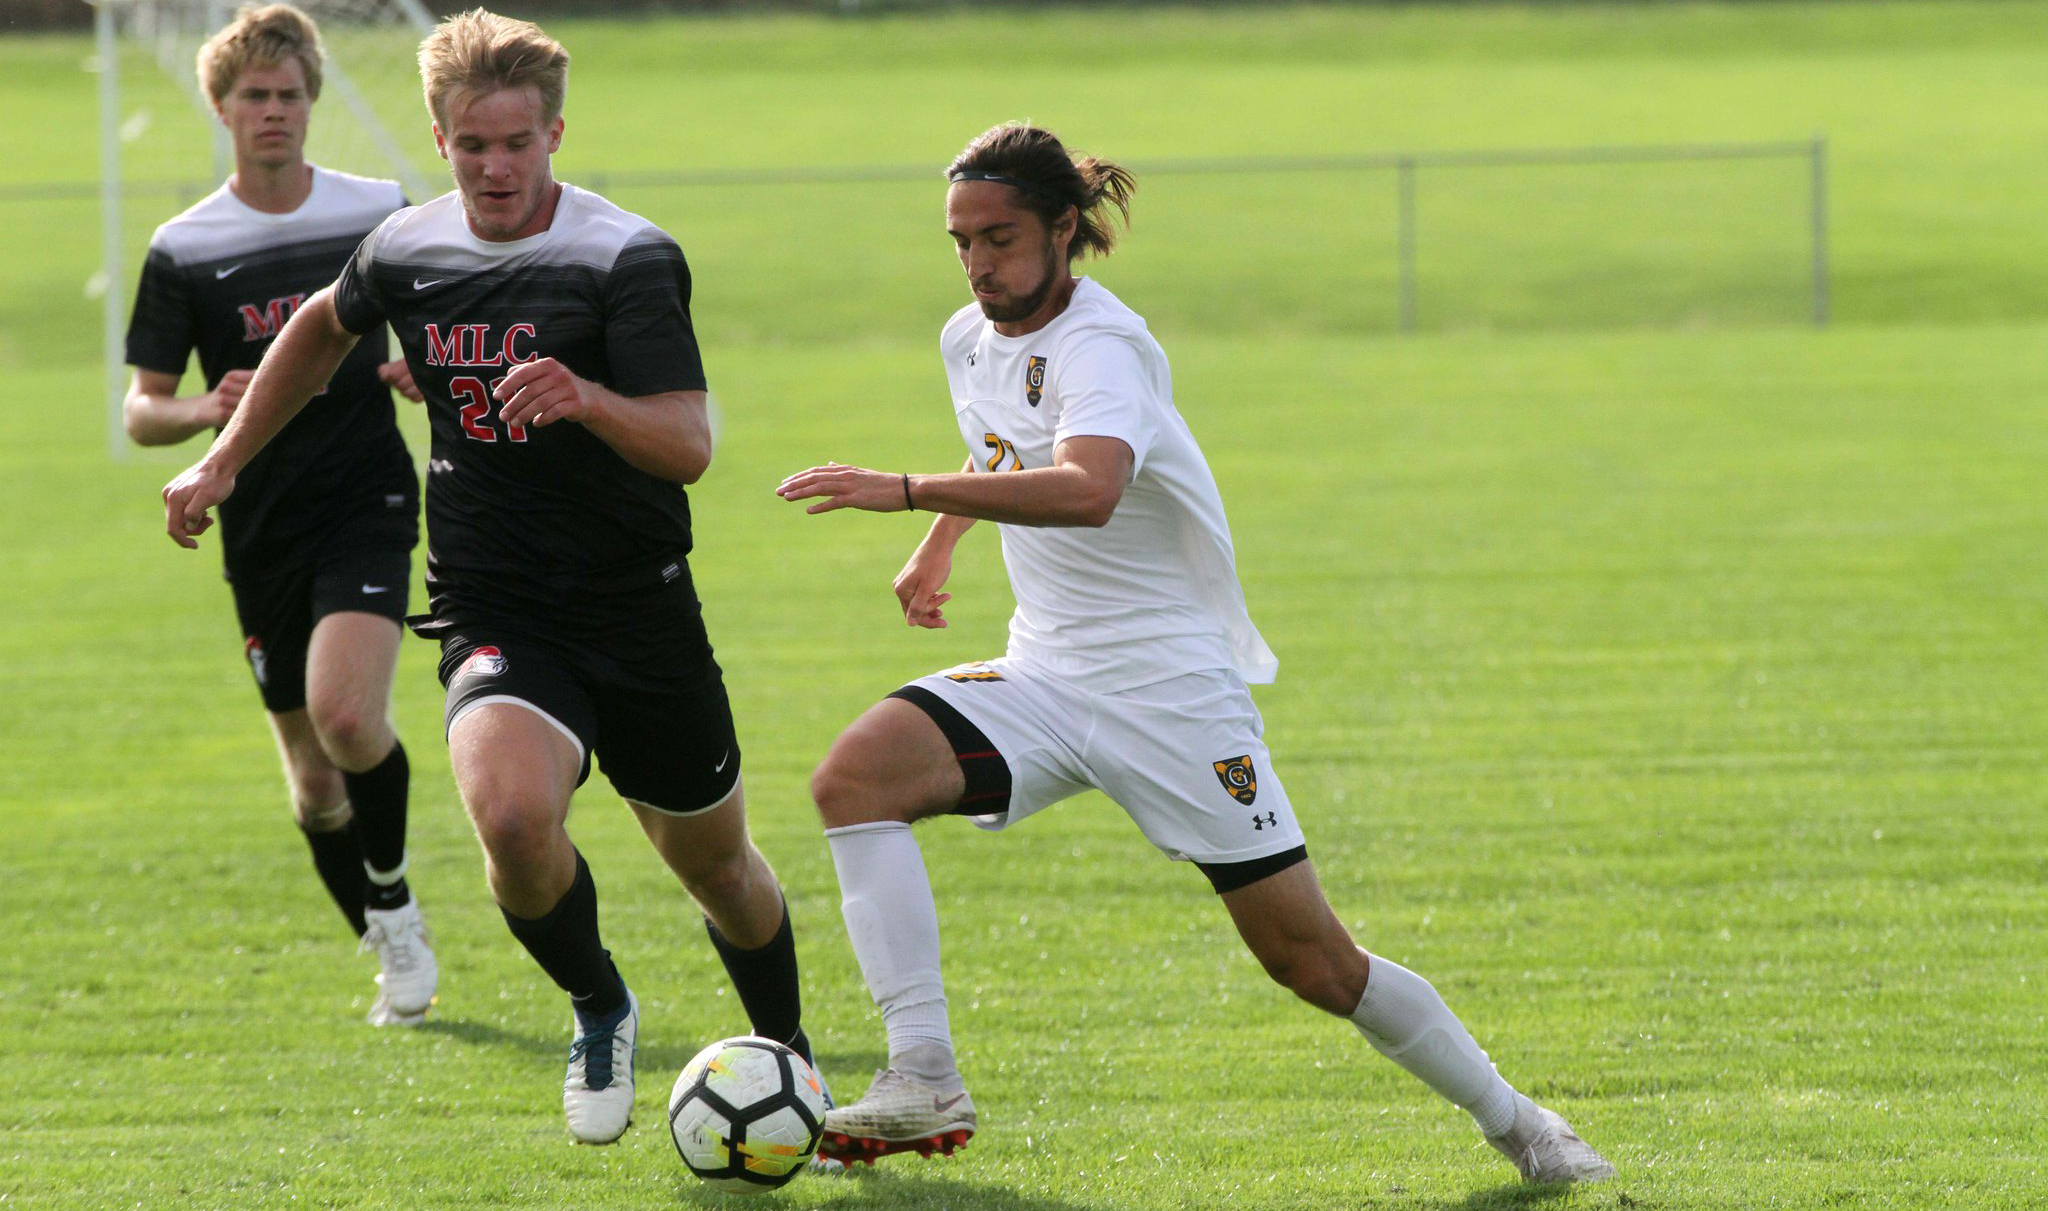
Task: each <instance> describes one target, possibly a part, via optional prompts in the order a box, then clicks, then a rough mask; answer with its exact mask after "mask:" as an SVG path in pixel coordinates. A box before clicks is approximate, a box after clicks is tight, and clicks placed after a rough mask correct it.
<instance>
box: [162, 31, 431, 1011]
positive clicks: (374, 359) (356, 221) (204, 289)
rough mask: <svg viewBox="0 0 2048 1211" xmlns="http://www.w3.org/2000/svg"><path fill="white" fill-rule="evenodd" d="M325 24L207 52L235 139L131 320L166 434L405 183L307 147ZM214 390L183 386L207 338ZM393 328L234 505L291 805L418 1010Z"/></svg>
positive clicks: (254, 358)
mask: <svg viewBox="0 0 2048 1211" xmlns="http://www.w3.org/2000/svg"><path fill="white" fill-rule="evenodd" d="M321 59H322V56H321V49H320V35H319V32H318V31H317V30H316V29H315V28H314V25H313V22H312V21H311V19H309V18H308V17H306V15H305V14H303V13H301V12H299V11H298V10H297V9H295V8H292V7H290V6H289V5H282V4H274V5H270V6H268V7H264V8H245V9H243V10H242V11H241V12H240V13H239V14H238V15H237V16H236V17H235V19H234V21H233V22H232V23H231V24H229V25H228V26H227V27H226V28H225V29H223V30H221V31H220V32H219V33H218V34H216V35H215V36H214V37H213V38H212V39H210V40H209V41H208V42H207V43H206V44H205V46H204V47H202V48H201V49H200V52H199V79H200V83H201V84H202V85H204V87H205V91H206V94H207V96H208V97H209V98H210V99H211V101H212V103H213V107H214V112H215V114H216V115H217V116H218V118H219V119H220V122H221V124H222V125H223V126H225V127H226V128H227V130H228V133H229V135H230V136H231V138H232V141H233V145H234V155H235V172H234V175H233V176H232V177H230V178H228V181H227V183H226V184H225V185H222V186H221V187H220V188H219V189H218V190H216V191H215V192H214V193H212V194H211V195H209V196H208V197H206V198H204V199H202V200H201V201H200V202H198V203H197V204H195V205H194V206H192V207H191V208H190V209H189V210H186V211H185V212H184V213H183V214H180V215H178V216H177V217H176V218H174V219H172V220H170V221H169V222H167V223H165V224H164V225H163V226H162V227H160V228H158V229H157V232H156V235H155V237H154V238H152V239H151V241H150V246H149V256H148V259H147V260H146V262H145V263H144V265H143V269H142V280H141V283H140V285H139V287H138V288H137V290H136V296H135V313H134V318H133V320H132V321H131V323H130V325H129V329H128V361H129V363H130V364H131V365H132V366H133V367H134V371H135V373H134V378H133V381H132V384H131V386H130V388H129V392H128V398H127V401H126V407H125V421H126V424H127V429H128V435H129V436H130V437H131V438H133V439H134V440H135V441H136V442H138V443H140V444H142V445H145V446H158V445H168V444H171V443H175V442H181V441H184V440H186V439H187V438H189V437H192V436H193V435H195V434H197V433H200V432H203V431H210V430H216V429H218V428H220V427H221V426H223V425H225V424H227V423H228V421H229V420H230V419H231V418H232V417H233V416H234V414H235V411H236V408H237V406H238V405H239V403H240V402H241V398H242V393H243V390H244V389H245V388H246V387H247V385H248V383H249V379H250V375H251V372H252V371H253V370H255V368H256V366H257V363H258V362H259V361H260V360H261V359H262V357H263V354H264V351H265V350H267V349H268V348H269V347H270V345H271V343H272V341H273V340H274V339H275V338H276V337H277V334H278V332H279V330H280V329H281V328H282V327H283V325H284V323H285V321H286V320H288V319H289V318H290V317H291V314H292V312H293V311H294V310H296V309H297V308H298V306H299V305H300V304H301V303H302V302H303V301H304V300H305V299H306V297H307V296H308V295H311V294H312V293H313V292H315V291H317V290H319V289H320V288H321V287H322V286H324V285H326V284H327V283H328V282H330V281H332V280H333V279H334V275H335V274H336V273H338V272H339V271H340V269H341V267H342V265H343V264H345V263H346V262H347V260H348V257H349V254H350V253H351V252H353V251H354V249H355V246H356V244H358V243H359V242H360V241H361V240H362V237H363V235H364V234H365V233H367V232H368V231H370V230H371V229H372V228H374V227H375V226H376V225H377V224H378V223H380V222H382V221H383V220H384V218H385V216H387V215H389V214H390V213H391V212H392V211H394V210H397V209H398V208H399V207H401V206H403V205H405V198H404V196H403V195H402V194H401V193H400V192H399V188H398V186H397V185H396V184H395V183H393V182H390V181H376V180H368V179H365V178H362V177H354V176H349V175H348V174H346V173H338V172H330V171H328V170H326V169H324V168H319V167H317V166H315V165H312V164H309V163H307V162H306V158H305V140H306V126H307V122H308V121H309V119H310V115H311V111H312V107H313V102H314V101H315V100H317V99H318V98H319V96H320V78H321ZM195 348H196V349H197V351H198V354H199V368H200V371H201V374H202V376H203V377H204V380H205V390H203V391H201V392H199V393H197V394H194V395H189V396H180V395H179V394H178V384H179V380H180V379H181V378H182V377H183V376H184V373H185V365H186V361H187V359H188V358H189V357H190V355H191V353H192V352H193V350H194V349H195ZM386 355H387V350H386V343H385V340H384V335H383V332H382V331H381V330H379V332H378V333H377V334H376V335H375V337H374V338H373V339H370V340H365V341H363V342H362V343H361V344H360V345H358V346H357V347H356V349H355V350H354V351H353V352H352V353H351V355H350V356H349V357H348V359H346V360H345V361H344V362H343V363H341V365H340V366H339V368H338V369H337V370H336V371H335V373H334V376H333V378H332V380H331V381H329V382H327V383H326V384H325V387H326V390H325V391H324V392H322V393H321V396H320V398H319V400H318V401H317V402H316V403H315V404H314V405H313V406H311V407H309V408H307V409H306V410H305V411H304V412H302V413H301V414H300V415H299V416H298V417H296V418H295V419H294V420H293V421H292V423H291V424H290V425H288V426H286V427H285V428H284V430H283V432H281V433H280V434H279V435H278V438H277V440H276V441H275V442H273V443H271V446H270V448H269V449H267V450H265V451H264V452H263V453H262V454H261V455H260V456H258V457H256V458H254V459H251V460H250V462H249V464H248V465H247V466H246V467H244V468H243V469H242V476H241V485H240V491H239V492H238V493H237V495H236V497H235V500H234V503H233V504H232V505H231V506H227V507H224V508H223V509H222V511H221V514H222V534H223V536H224V542H223V544H222V546H223V556H224V563H225V566H226V572H227V578H228V582H229V584H230V586H231V587H232V589H233V591H234V599H235V612H236V614H237V616H238V617H239V619H240V621H241V626H242V635H243V650H244V652H245V654H246V655H247V657H248V661H249V667H250V671H251V672H252V673H254V674H255V677H256V684H257V687H258V689H259V691H260V692H261V694H262V697H263V704H264V706H265V707H266V708H267V709H268V710H269V712H270V724H271V730H272V731H273V732H274V733H275V735H276V737H277V747H278V751H279V753H280V754H281V755H282V756H283V759H284V768H285V780H286V783H287V785H288V786H289V788H290V791H291V799H292V810H293V813H294V814H295V815H296V817H297V819H298V823H299V827H300V828H301V829H302V830H303V831H304V833H305V835H306V840H307V842H308V843H309V844H310V845H311V846H312V850H313V860H314V865H315V866H316V868H317V869H318V870H319V872H320V875H321V878H322V880H323V881H324V882H325V883H326V885H327V888H328V891H329V893H330V894H331V895H332V896H333V898H334V900H335V903H336V904H337V905H338V906H339V907H340V908H341V911H342V913H343V915H345V916H346V917H347V918H348V920H349V923H350V924H351V925H352V926H353V927H354V929H355V931H356V933H357V934H359V935H361V937H362V946H363V949H365V950H372V951H375V952H376V954H377V957H378V960H379V966H380V968H381V970H380V972H379V974H378V981H379V985H380V987H379V990H378V994H377V997H376V999H375V1001H374V1003H373V1004H372V1005H371V1008H370V1015H369V1016H370V1021H371V1022H373V1023H376V1024H378V1025H413V1024H417V1023H418V1022H420V1021H421V1020H422V1018H423V1015H424V1014H425V1013H426V1011H427V1008H428V1006H429V1005H430V1003H431V1002H432V1000H433V996H434V987H435V982H436V978H437V967H436V964H435V961H434V954H433V951H432V949H431V948H430V947H429V946H428V943H427V936H426V926H425V923H424V921H423V920H422V918H421V916H420V910H419V905H418V903H417V902H416V901H415V900H414V899H413V898H412V893H411V889H410V888H409V887H408V886H407V884H406V880H405V867H406V861H405V826H406V798H407V793H408V790H409V784H410V772H409V767H408V765H407V762H406V756H405V749H404V747H403V746H401V745H400V744H399V742H398V737H397V734H396V733H395V732H394V731H393V729H392V723H391V677H392V670H393V668H394V666H395V664H396V661H397V658H398V640H399V635H400V634H401V631H400V627H399V622H400V620H401V619H403V618H404V617H405V610H406V596H407V590H408V588H409V586H410V584H411V582H412V558H411V552H412V548H413V546H414V545H415V544H416V543H417V542H418V538H419V534H418V515H419V484H418V480H417V478H416V477H415V475H414V473H413V467H412V457H411V455H409V454H408V453H407V452H406V449H405V443H404V441H403V440H401V439H400V437H399V435H398V429H397V425H396V423H395V420H394V417H393V415H392V404H391V392H390V388H391V387H392V386H395V387H397V388H398V389H399V390H401V391H404V392H406V393H407V394H409V395H411V396H412V397H413V398H415V399H417V398H418V395H417V392H416V391H415V390H414V389H413V386H412V379H411V377H410V376H409V375H408V374H407V373H406V370H405V363H403V362H400V361H388V360H387V359H386Z"/></svg>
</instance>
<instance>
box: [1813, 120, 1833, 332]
mask: <svg viewBox="0 0 2048 1211" xmlns="http://www.w3.org/2000/svg"><path fill="white" fill-rule="evenodd" d="M1812 147H1813V150H1812V156H1813V326H1814V327H1816V328H1825V327H1827V324H1828V309H1829V302H1830V300H1829V298H1828V137H1827V136H1826V135H1815V136H1813V145H1812Z"/></svg>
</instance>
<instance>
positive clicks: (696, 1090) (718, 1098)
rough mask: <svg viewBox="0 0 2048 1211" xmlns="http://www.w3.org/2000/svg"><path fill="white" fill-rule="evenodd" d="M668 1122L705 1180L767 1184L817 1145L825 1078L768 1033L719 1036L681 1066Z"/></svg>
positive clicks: (795, 1167) (783, 1181) (800, 1163)
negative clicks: (821, 1078) (822, 1078)
mask: <svg viewBox="0 0 2048 1211" xmlns="http://www.w3.org/2000/svg"><path fill="white" fill-rule="evenodd" d="M668 1127H669V1135H670V1137H671V1138H673V1139H674V1140H675V1142H676V1153H677V1155H679V1156H681V1157H682V1158H683V1164H684V1165H686V1166H688V1167H689V1170H690V1172H691V1173H694V1174H696V1175H697V1176H698V1177H699V1178H701V1179H703V1181H704V1182H705V1184H707V1185H709V1186H711V1187H713V1188H714V1189H718V1190H724V1191H727V1192H728V1193H732V1194H754V1193H758V1192H760V1191H762V1190H773V1189H775V1188H776V1187H778V1186H783V1185H787V1184H788V1183H789V1181H790V1180H791V1179H792V1178H794V1177H796V1175H797V1174H799V1173H802V1172H803V1171H804V1166H805V1165H807V1164H809V1163H810V1160H811V1157H812V1156H813V1155H815V1154H816V1153H817V1151H818V1139H819V1137H820V1135H821V1134H822V1133H823V1132H824V1129H825V1086H824V1082H822V1081H820V1080H819V1079H818V1074H817V1073H815V1072H813V1071H811V1066H810V1065H809V1064H806V1063H804V1058H803V1057H802V1056H800V1055H798V1054H797V1053H796V1052H794V1051H791V1050H790V1049H789V1048H787V1047H785V1046H783V1045H782V1044H781V1043H778V1042H776V1041H774V1040H773V1039H764V1038H759V1037H757V1036H755V1035H741V1036H739V1037H737V1038H730V1039H721V1040H719V1041H718V1042H716V1043H713V1044H711V1046H709V1047H706V1048H705V1049H704V1050H702V1051H700V1052H698V1053H697V1055H696V1058H694V1059H692V1060H691V1061H690V1062H689V1063H688V1064H685V1065H684V1066H683V1073H682V1075H681V1076H679V1077H677V1078H676V1087H675V1091H674V1092H672V1093H670V1094H669V1097H668Z"/></svg>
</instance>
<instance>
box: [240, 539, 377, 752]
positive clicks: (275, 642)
mask: <svg viewBox="0 0 2048 1211" xmlns="http://www.w3.org/2000/svg"><path fill="white" fill-rule="evenodd" d="M411 586H412V541H411V540H410V539H408V540H406V541H405V542H404V543H403V545H397V539H396V538H395V537H394V538H393V539H392V542H391V543H384V544H377V545H350V546H341V547H337V548H331V549H326V550H322V551H319V552H317V553H316V554H314V555H312V556H311V557H309V558H306V559H303V560H300V561H298V562H296V563H294V564H292V565H291V566H289V567H286V568H279V569H267V570H265V571H263V572H261V573H254V574H252V573H250V572H248V571H246V570H243V571H236V572H231V573H230V575H229V577H228V587H229V589H231V590H232V591H233V593H234V598H235V617H236V618H237V619H239V620H240V621H241V624H242V651H243V653H244V655H246V656H247V657H248V660H249V671H250V672H251V673H254V674H255V675H256V688H257V690H258V692H260V693H261V694H262V695H263V707H264V709H265V710H268V711H271V712H272V713H274V714H283V713H284V712H286V711H296V710H301V709H304V707H305V705H306V652H307V649H308V648H309V647H310V646H311V644H312V642H313V628H314V627H316V626H318V625H319V624H320V620H321V619H323V618H325V617H327V616H328V615H329V614H339V613H342V612H344V611H350V610H354V611H359V612H361V613H365V614H375V615H377V616H379V617H381V618H389V619H391V620H392V621H393V622H396V623H398V624H400V625H401V626H402V625H404V623H405V611H406V602H407V597H408V595H409V593H410V590H411Z"/></svg>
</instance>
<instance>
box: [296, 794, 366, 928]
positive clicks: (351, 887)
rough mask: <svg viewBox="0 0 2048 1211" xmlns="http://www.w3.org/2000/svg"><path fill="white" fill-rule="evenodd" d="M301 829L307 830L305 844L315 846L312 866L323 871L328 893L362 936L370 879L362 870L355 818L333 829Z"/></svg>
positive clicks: (322, 880) (321, 873) (321, 876)
mask: <svg viewBox="0 0 2048 1211" xmlns="http://www.w3.org/2000/svg"><path fill="white" fill-rule="evenodd" d="M300 831H301V832H304V833H305V834H306V844H307V845H308V846H309V847H311V849H312V850H313V869H315V870H317V871H319V872H320V881H321V882H322V883H325V884H326V885H327V894H328V895H330V896H333V897H334V906H335V907H336V908H339V909H341V915H342V916H344V917H347V918H348V924H349V928H350V929H353V930H355V931H356V936H357V937H359V938H360V937H362V936H363V930H364V928H365V926H364V924H363V897H364V895H365V894H366V891H365V889H367V888H368V887H369V884H370V881H369V879H368V878H367V877H365V875H364V874H363V843H362V840H361V839H360V838H358V837H357V836H356V826H355V821H353V820H351V821H349V822H348V823H347V824H344V825H342V826H341V827H340V828H337V829H335V830H333V831H332V832H324V833H316V832H313V831H312V830H310V829H301V830H300Z"/></svg>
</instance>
